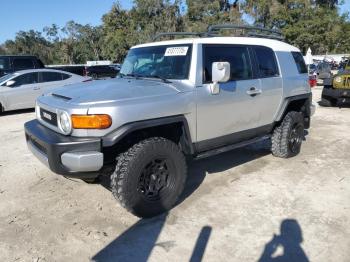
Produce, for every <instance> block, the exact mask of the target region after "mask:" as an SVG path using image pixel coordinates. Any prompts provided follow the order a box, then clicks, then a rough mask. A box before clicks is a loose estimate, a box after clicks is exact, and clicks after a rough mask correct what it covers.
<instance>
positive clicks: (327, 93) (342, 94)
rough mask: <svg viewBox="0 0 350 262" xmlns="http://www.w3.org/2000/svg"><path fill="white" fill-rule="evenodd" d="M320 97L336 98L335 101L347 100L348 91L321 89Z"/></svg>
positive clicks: (349, 96) (349, 91) (349, 92)
mask: <svg viewBox="0 0 350 262" xmlns="http://www.w3.org/2000/svg"><path fill="white" fill-rule="evenodd" d="M322 96H323V97H331V98H336V99H342V98H345V99H349V98H350V89H335V88H323V91H322Z"/></svg>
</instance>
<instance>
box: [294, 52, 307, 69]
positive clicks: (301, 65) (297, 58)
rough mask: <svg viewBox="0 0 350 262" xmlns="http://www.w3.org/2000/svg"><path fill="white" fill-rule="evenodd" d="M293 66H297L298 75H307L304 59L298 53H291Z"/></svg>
mask: <svg viewBox="0 0 350 262" xmlns="http://www.w3.org/2000/svg"><path fill="white" fill-rule="evenodd" d="M292 55H293V58H294V61H295V64H296V65H297V68H298V72H299V74H305V73H307V67H306V64H305V61H304V57H303V56H302V54H301V53H299V52H292Z"/></svg>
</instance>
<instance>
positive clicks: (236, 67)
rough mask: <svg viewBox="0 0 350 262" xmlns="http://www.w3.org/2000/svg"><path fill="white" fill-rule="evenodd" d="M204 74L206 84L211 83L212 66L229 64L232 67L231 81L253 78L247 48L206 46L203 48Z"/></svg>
mask: <svg viewBox="0 0 350 262" xmlns="http://www.w3.org/2000/svg"><path fill="white" fill-rule="evenodd" d="M203 54H204V60H203V66H204V68H203V74H204V82H205V83H210V82H211V79H212V77H211V71H212V64H213V63H214V62H229V63H230V67H231V77H230V81H233V80H244V79H250V78H252V68H251V64H250V58H249V52H248V48H247V47H243V46H232V45H220V46H218V45H205V46H203Z"/></svg>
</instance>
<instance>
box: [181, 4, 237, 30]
mask: <svg viewBox="0 0 350 262" xmlns="http://www.w3.org/2000/svg"><path fill="white" fill-rule="evenodd" d="M186 4H187V13H186V15H185V21H186V29H187V30H188V31H193V32H204V31H206V30H207V28H208V26H210V25H214V24H223V23H234V24H242V23H243V20H242V13H241V12H240V10H239V6H238V5H237V1H234V2H232V3H230V1H227V0H213V1H212V0H187V1H186Z"/></svg>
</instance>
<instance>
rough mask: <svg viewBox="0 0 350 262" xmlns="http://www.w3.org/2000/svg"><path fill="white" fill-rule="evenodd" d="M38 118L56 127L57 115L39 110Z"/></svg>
mask: <svg viewBox="0 0 350 262" xmlns="http://www.w3.org/2000/svg"><path fill="white" fill-rule="evenodd" d="M40 118H41V119H42V120H43V121H44V122H46V123H49V124H50V125H53V126H57V114H56V113H53V112H50V111H47V110H45V109H43V108H40Z"/></svg>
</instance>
